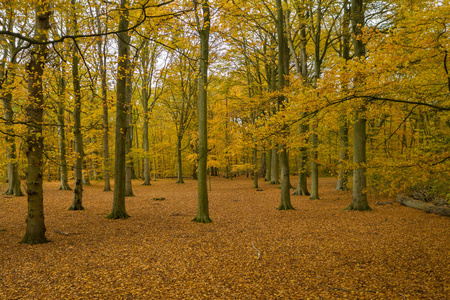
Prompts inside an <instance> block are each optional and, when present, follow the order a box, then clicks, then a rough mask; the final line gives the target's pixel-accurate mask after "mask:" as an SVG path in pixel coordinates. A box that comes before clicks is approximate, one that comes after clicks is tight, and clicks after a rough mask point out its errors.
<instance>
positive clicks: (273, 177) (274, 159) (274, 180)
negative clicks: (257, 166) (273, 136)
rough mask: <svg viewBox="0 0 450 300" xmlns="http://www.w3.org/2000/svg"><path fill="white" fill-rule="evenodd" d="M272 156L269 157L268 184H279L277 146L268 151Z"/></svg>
mask: <svg viewBox="0 0 450 300" xmlns="http://www.w3.org/2000/svg"><path fill="white" fill-rule="evenodd" d="M270 151H271V152H272V154H271V155H270V158H271V162H270V165H271V166H270V184H280V182H279V181H278V146H276V147H275V148H272V149H271V150H270Z"/></svg>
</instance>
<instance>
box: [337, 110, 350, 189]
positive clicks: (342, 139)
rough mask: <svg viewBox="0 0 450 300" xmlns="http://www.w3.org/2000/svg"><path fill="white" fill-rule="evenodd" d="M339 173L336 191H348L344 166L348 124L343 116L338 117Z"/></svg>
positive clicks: (346, 152) (346, 154) (347, 156)
mask: <svg viewBox="0 0 450 300" xmlns="http://www.w3.org/2000/svg"><path fill="white" fill-rule="evenodd" d="M339 121H340V125H339V173H338V176H339V177H338V182H337V184H336V191H348V190H349V188H348V186H347V184H348V172H347V169H346V166H345V164H346V163H347V161H348V158H349V155H348V130H349V128H348V122H347V120H346V119H345V116H342V115H341V116H340V117H339Z"/></svg>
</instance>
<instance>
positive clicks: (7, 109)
mask: <svg viewBox="0 0 450 300" xmlns="http://www.w3.org/2000/svg"><path fill="white" fill-rule="evenodd" d="M13 76H14V74H9V76H8V83H7V85H8V87H7V90H6V92H5V93H3V97H2V102H3V117H4V118H5V123H6V127H7V132H8V135H6V138H5V140H6V158H7V159H8V189H7V190H6V191H5V192H4V195H14V196H16V197H20V196H23V195H24V194H23V193H22V190H21V188H20V178H19V170H18V169H19V164H18V162H17V154H16V152H17V150H16V141H15V138H14V128H13V126H12V122H13V120H14V112H13V110H12V105H11V102H12V94H11V91H10V89H9V85H10V84H12V80H11V79H9V78H12V77H13ZM2 77H3V76H2Z"/></svg>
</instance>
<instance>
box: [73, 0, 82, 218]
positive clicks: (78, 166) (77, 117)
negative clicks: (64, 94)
mask: <svg viewBox="0 0 450 300" xmlns="http://www.w3.org/2000/svg"><path fill="white" fill-rule="evenodd" d="M72 8H73V10H74V17H73V26H74V34H75V35H76V34H78V27H77V16H76V14H75V11H76V9H75V0H72ZM75 43H76V42H75V41H74V42H73V49H72V80H73V92H74V99H75V105H74V109H73V123H74V124H73V135H74V138H75V155H76V158H75V188H74V196H73V203H72V206H71V207H70V208H69V210H83V209H84V208H83V205H82V201H83V154H84V153H83V136H82V134H81V88H80V76H79V74H78V64H79V58H78V53H77V47H76V44H75Z"/></svg>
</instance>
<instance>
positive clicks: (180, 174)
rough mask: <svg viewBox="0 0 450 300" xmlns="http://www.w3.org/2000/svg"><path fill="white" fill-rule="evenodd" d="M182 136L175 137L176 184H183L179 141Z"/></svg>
mask: <svg viewBox="0 0 450 300" xmlns="http://www.w3.org/2000/svg"><path fill="white" fill-rule="evenodd" d="M182 139H183V136H179V135H178V136H177V183H184V181H183V160H182V157H181V140H182Z"/></svg>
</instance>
